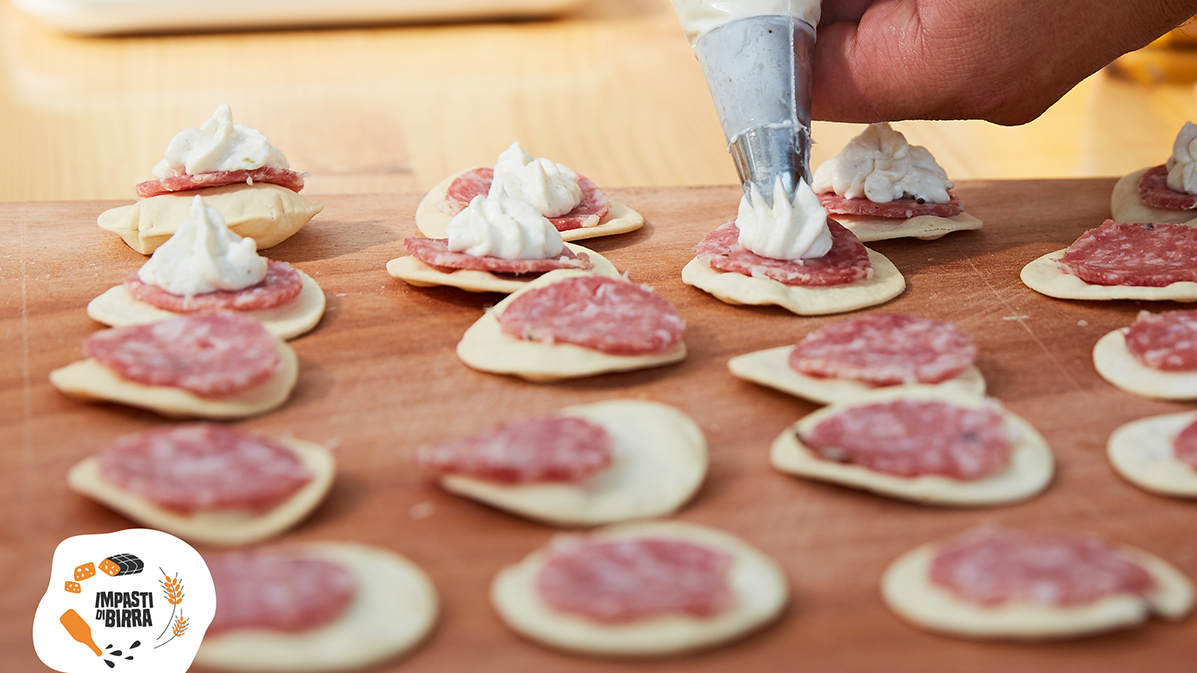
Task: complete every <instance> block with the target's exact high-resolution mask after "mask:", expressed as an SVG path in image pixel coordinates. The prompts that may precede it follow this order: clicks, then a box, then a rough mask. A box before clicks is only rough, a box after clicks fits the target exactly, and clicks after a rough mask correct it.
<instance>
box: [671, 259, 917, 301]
mask: <svg viewBox="0 0 1197 673" xmlns="http://www.w3.org/2000/svg"><path fill="white" fill-rule="evenodd" d="M868 253H869V262H871V263H872V264H873V270H874V274H873V277H872V278H870V279H868V280H858V281H854V282H851V283H845V284H843V285H825V286H810V287H807V286H802V285H785V284H783V283H779V282H777V281H775V280H773V279H772V278H758V277H755V276H745V275H744V274H742V273H730V272H725V271H719V270H717V269H712V268H711V267H710V266H708V265H707V263H706V262H704V261H702V260H700V259H698V258H697V257H696V258H694V259H692V260H690V262H689V263H688V264H686V266H684V267H682V281H684V282H685V283H686V284H687V285H693V286H694V287H697V288H698V289H700V290H703V291H705V292H708V293H710V294H712V295H714V296H715V297H716V298H717V299H719V300H720V301H722V302H724V303H727V304H776V305H778V306H780V307H782V308H784V309H788V310H790V311H792V312H794V313H797V314H798V315H828V314H831V313H846V312H848V311H855V310H856V309H860V308H865V307H867V306H876V305H878V304H884V303H885V302H887V301H889V300H890V299H893V298H894V297H897V296H898V295H900V294H902V291H903V290H904V289H906V279H905V278H903V277H902V273H901V272H900V271H898V268H897V267H896V266H894V265H893V263H892V262H890V261H889V260H888V259H886V257H885V256H884V255H882V254H881V253H879V252H874V251H872V250H869V251H868Z"/></svg>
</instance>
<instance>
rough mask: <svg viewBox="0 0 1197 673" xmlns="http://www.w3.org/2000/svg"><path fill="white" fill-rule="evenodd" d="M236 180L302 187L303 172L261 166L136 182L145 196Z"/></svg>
mask: <svg viewBox="0 0 1197 673" xmlns="http://www.w3.org/2000/svg"><path fill="white" fill-rule="evenodd" d="M238 182H245V183H248V184H253V183H255V182H268V183H270V184H272V185H278V186H279V187H286V188H287V189H290V190H291V191H293V192H298V191H299V190H301V189H303V173H297V172H295V171H293V170H289V169H286V168H277V167H274V166H263V167H262V168H255V169H253V170H248V171H212V172H210V173H197V174H195V175H175V176H171V177H169V178H166V179H165V180H147V181H145V182H142V183H139V184H138V185H137V197H138V198H141V199H148V198H150V197H152V196H161V195H162V194H173V193H175V192H188V191H191V190H193V189H204V188H207V187H223V186H225V185H235V184H237V183H238Z"/></svg>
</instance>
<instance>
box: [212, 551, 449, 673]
mask: <svg viewBox="0 0 1197 673" xmlns="http://www.w3.org/2000/svg"><path fill="white" fill-rule="evenodd" d="M304 548H305V549H309V550H311V554H312V556H314V557H318V558H326V559H329V560H331V561H334V562H337V563H340V564H343V565H345V566H347V567H348V568H349V570H350V572H351V573H352V575H353V578H354V580H355V581H356V585H357V591H356V592H355V594H354V597H353V600H352V602H351V603H350V604H349V606H348V608H347V609H346V610H345V612H344V613H343V614H342V615H341V616H340V617H339V618H338V619H337V620H336V621H334V622H333V623H331V624H327V625H325V626H322V627H318V628H316V629H312V630H308V631H303V632H299V633H287V632H282V631H269V630H265V629H244V630H238V631H229V632H225V633H220V634H216V635H211V636H207V637H206V638H204V643H203V645H201V646H200V649H199V653H198V654H197V655H196V657H195V662H196V663H197V664H199V665H201V666H204V667H209V668H215V669H221V670H226V671H246V672H253V671H264V672H265V671H279V672H286V673H291V672H294V673H315V672H317V671H349V670H357V669H362V668H367V667H370V666H375V665H378V664H381V663H383V662H385V661H387V660H389V659H392V658H394V657H397V656H399V655H400V654H403V653H404V652H407V651H409V650H411V649H412V648H413V647H415V646H416V645H418V644H419V643H420V641H422V640H423V639H424V638H425V636H427V635H428V632H429V631H431V630H432V627H433V626H434V625H435V623H436V618H437V613H438V612H439V599H438V598H437V594H436V588H435V587H434V586H433V585H432V581H431V580H429V579H428V575H427V574H425V573H424V571H423V570H422V569H420V567H419V566H417V565H415V564H414V563H412V562H411V561H409V560H407V559H406V558H404V557H402V556H400V555H399V554H396V553H394V552H391V551H389V550H386V549H380V548H377V547H370V546H367V545H362V544H353V543H309V544H307V545H305V546H304Z"/></svg>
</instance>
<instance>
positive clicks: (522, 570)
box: [490, 522, 789, 657]
mask: <svg viewBox="0 0 1197 673" xmlns="http://www.w3.org/2000/svg"><path fill="white" fill-rule="evenodd" d="M588 537H589V539H592V540H596V541H603V540H613V539H620V538H632V537H658V538H673V539H679V540H684V541H691V542H694V543H697V544H700V545H706V546H710V547H713V548H715V549H718V550H721V551H724V552H728V553H730V554H732V555H733V557H734V559H735V560H734V562H733V564H732V566H731V568H730V569H729V570H728V574H727V577H728V582H729V584H730V585H731V588H732V590H733V593H734V603H733V605H732V606H731V607H729V608H728V609H727V610H726V611H724V612H723V613H722V614H718V615H716V616H714V617H707V618H703V617H693V616H688V615H677V616H672V615H671V616H667V617H653V618H647V619H642V620H638V621H635V622H631V623H626V624H608V623H602V622H596V621H592V620H589V619H586V618H584V617H581V616H577V615H572V614H567V613H563V612H561V611H559V610H556V609H554V608H553V607H551V606H550V605H548V604H547V603H546V602H545V601H544V599H543V598H541V596H540V593H539V591H538V589H537V581H536V578H537V575H538V573H539V572H540V569H541V567H542V566H543V564H544V562H545V560H546V558H547V556H548V553H547V550H546V549H540V550H537V551H534V552H532V553H531V554H529V555H528V556H527V557H525V558H524V559H523V560H522V561H520V562H519V563H516V564H515V565H510V566H507V567H506V568H504V569H503V570H501V571H499V574H498V575H497V576H496V577H495V580H494V582H493V583H492V584H491V589H490V597H491V602H492V603H493V604H494V606H495V610H496V611H498V613H499V617H501V618H502V619H503V621H504V622H506V624H507V625H508V626H510V627H511V628H512V629H514V630H516V631H517V632H519V633H520V634H522V635H524V636H527V637H528V638H531V639H533V640H535V641H537V642H540V643H543V644H545V645H548V646H550V647H554V648H559V649H562V650H567V651H570V652H577V653H581V654H586V655H599V656H608V657H656V656H668V655H674V654H680V653H683V652H690V651H694V650H700V649H707V648H711V647H714V646H717V645H720V644H722V643H726V642H728V641H731V640H734V639H736V638H740V637H742V636H745V635H747V634H749V633H751V632H753V631H756V630H758V629H760V628H763V627H764V626H766V625H767V624H769V623H771V622H772V621H774V620H775V619H777V617H778V616H779V615H780V614H781V611H782V609H783V608H784V607H785V605H786V603H787V602H788V601H789V587H788V584H787V582H786V577H785V573H784V572H783V571H782V569H781V567H780V566H778V565H777V563H776V562H774V561H773V560H772V559H770V558H769V557H767V556H765V555H764V554H762V553H761V552H760V551H758V550H757V549H755V548H754V547H752V546H750V545H748V544H747V543H745V542H743V541H742V540H740V539H738V538H736V537H734V536H732V535H729V534H728V533H724V532H722V531H718V530H715V529H712V528H707V527H705V526H698V525H695V524H687V523H677V522H651V523H637V524H625V525H620V526H613V527H610V528H604V529H601V530H598V531H595V532H593V533H591V534H588Z"/></svg>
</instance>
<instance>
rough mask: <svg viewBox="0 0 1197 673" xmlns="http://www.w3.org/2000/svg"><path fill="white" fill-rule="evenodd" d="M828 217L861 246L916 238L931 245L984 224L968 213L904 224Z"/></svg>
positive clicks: (918, 218) (915, 219) (920, 218)
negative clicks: (936, 240)
mask: <svg viewBox="0 0 1197 673" xmlns="http://www.w3.org/2000/svg"><path fill="white" fill-rule="evenodd" d="M832 217H834V218H835V221H836V222H839V223H840V224H842V225H844V227H845V228H846V229H848V230H849V231H851V232H852V233H853V234H856V238H858V239H860V241H861V242H862V243H868V242H870V241H886V240H889V239H893V238H917V239H920V240H923V241H933V240H935V239H937V238H942V237H944V236H946V235H948V234H950V233H952V232H953V231H973V230H976V229H980V228H981V227H982V226H984V224H985V223H984V222H982V221H981V220H978V219H977V218H975V217H973V216H972V215H969V214H968V213H960V214H959V215H953V216H952V217H940V216H938V215H918V216H916V217H912V218H910V219H908V220H896V219H894V218H892V217H869V216H867V215H843V214H838V213H837V214H835V215H832Z"/></svg>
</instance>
